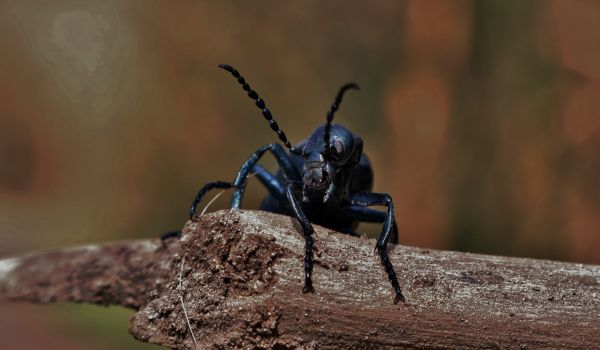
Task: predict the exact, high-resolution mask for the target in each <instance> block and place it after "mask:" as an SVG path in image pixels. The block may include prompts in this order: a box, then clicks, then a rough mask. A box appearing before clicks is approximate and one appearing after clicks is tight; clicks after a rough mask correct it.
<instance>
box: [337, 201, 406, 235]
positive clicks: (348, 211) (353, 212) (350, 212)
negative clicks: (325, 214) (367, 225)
mask: <svg viewBox="0 0 600 350" xmlns="http://www.w3.org/2000/svg"><path fill="white" fill-rule="evenodd" d="M343 211H344V215H345V216H346V217H347V218H348V219H349V220H356V221H362V222H380V223H382V222H384V221H385V216H386V215H387V214H386V213H384V212H381V211H377V210H374V209H371V208H367V207H361V206H357V205H349V206H347V207H344V208H343ZM388 242H390V243H392V244H398V226H397V225H396V220H394V224H393V226H392V232H391V233H390V239H389V241H388Z"/></svg>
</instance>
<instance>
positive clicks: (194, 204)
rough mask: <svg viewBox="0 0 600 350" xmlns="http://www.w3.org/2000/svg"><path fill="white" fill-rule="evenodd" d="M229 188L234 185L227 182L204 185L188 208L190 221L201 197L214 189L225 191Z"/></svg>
mask: <svg viewBox="0 0 600 350" xmlns="http://www.w3.org/2000/svg"><path fill="white" fill-rule="evenodd" d="M231 187H234V185H233V184H231V183H229V182H224V181H215V182H209V183H207V184H206V185H204V186H202V188H201V189H200V190H199V191H198V194H197V195H196V198H194V201H193V202H192V206H191V207H190V220H192V218H193V217H194V215H195V214H196V207H197V206H198V203H200V201H201V200H202V197H204V195H205V194H206V193H207V192H208V191H210V190H212V189H214V188H223V189H227V188H231Z"/></svg>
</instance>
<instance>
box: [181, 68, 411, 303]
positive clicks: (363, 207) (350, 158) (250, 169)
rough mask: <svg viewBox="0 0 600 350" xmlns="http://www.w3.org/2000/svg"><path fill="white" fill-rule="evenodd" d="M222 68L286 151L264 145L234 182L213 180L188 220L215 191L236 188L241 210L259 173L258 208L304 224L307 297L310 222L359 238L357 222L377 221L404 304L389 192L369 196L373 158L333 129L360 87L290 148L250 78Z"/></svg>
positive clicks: (383, 254) (381, 248)
mask: <svg viewBox="0 0 600 350" xmlns="http://www.w3.org/2000/svg"><path fill="white" fill-rule="evenodd" d="M219 68H222V69H224V70H226V71H227V72H229V73H230V74H231V75H232V76H233V77H234V78H235V79H236V80H237V82H238V83H239V84H240V85H241V86H242V89H244V91H246V92H247V93H248V97H250V98H251V99H252V100H254V102H255V104H256V106H257V107H258V108H259V109H260V110H261V112H262V115H263V117H264V118H265V119H266V120H267V122H268V123H269V126H270V127H271V129H273V131H274V132H275V133H277V136H279V140H280V141H281V142H282V143H283V144H284V145H285V147H286V148H287V150H288V152H286V150H285V149H284V148H283V146H282V145H280V144H279V143H271V144H268V145H265V146H262V147H260V148H259V149H258V150H256V152H254V153H253V154H252V155H251V156H250V157H249V158H248V159H247V160H246V161H245V162H244V164H242V166H241V168H240V170H239V171H238V173H237V175H236V177H235V179H234V180H233V182H225V181H215V182H210V183H207V184H206V185H204V186H203V187H202V188H201V189H200V190H199V191H198V194H197V195H196V197H195V198H194V201H193V203H192V205H191V207H190V210H189V214H190V219H192V218H193V217H194V215H195V213H196V207H197V206H198V204H199V203H200V201H201V200H202V197H204V195H205V194H206V193H207V192H209V191H210V190H212V189H234V190H235V191H234V193H233V196H232V199H231V208H232V209H234V208H240V206H241V204H242V199H243V197H244V190H245V189H246V184H247V178H248V176H249V175H250V174H251V173H255V174H256V176H257V178H258V179H259V180H260V182H261V183H262V184H263V185H264V186H265V187H266V188H267V190H268V192H269V194H268V195H267V197H266V198H265V199H264V200H263V202H262V204H261V206H260V209H261V210H265V211H270V212H274V213H279V214H284V215H288V216H292V217H295V218H296V219H298V221H299V222H300V225H301V227H302V231H303V233H304V239H305V242H306V246H305V256H304V288H303V289H302V292H303V293H307V292H313V293H314V287H313V282H312V271H313V243H314V241H313V232H314V230H313V226H312V224H311V223H314V224H318V225H321V226H324V227H327V228H330V229H333V230H336V231H340V232H343V233H347V234H350V235H354V236H356V233H355V232H354V229H355V228H356V227H357V225H358V223H359V222H361V221H362V222H379V223H383V228H382V230H381V234H380V235H379V239H378V240H377V244H376V246H375V250H376V251H377V252H378V253H379V257H380V260H381V263H382V265H383V267H384V268H385V271H386V272H387V275H388V278H389V280H390V282H391V284H392V287H393V288H394V292H395V298H394V303H397V302H398V301H402V302H404V296H403V295H402V291H401V289H400V284H399V283H398V278H397V277H396V273H395V272H394V267H393V266H392V263H391V261H390V258H389V256H388V253H387V243H388V241H390V240H391V241H392V243H397V241H398V230H397V227H396V223H395V219H394V205H393V202H392V198H391V196H390V195H389V194H387V193H374V192H371V189H372V184H373V172H372V169H371V165H370V163H369V159H368V158H367V156H366V155H365V154H364V153H363V152H362V151H363V141H362V139H361V138H360V137H359V136H357V135H354V134H353V133H351V132H350V131H349V130H348V129H346V128H345V127H343V126H342V125H340V124H332V121H333V116H334V114H335V112H336V111H337V110H338V108H339V106H340V103H341V102H342V98H343V96H344V94H345V93H346V91H348V90H350V89H357V90H358V89H359V87H358V85H356V84H354V83H347V84H345V85H343V86H342V87H341V88H340V89H339V91H338V93H337V95H336V97H335V100H334V102H333V104H332V105H331V108H330V109H329V111H328V113H327V118H326V121H325V124H324V125H322V126H319V127H318V128H317V129H316V130H315V131H313V133H312V134H311V135H310V136H309V137H308V138H307V139H306V140H304V141H302V142H300V143H299V144H297V145H296V146H292V144H291V143H290V141H289V140H288V138H287V136H286V134H285V133H284V132H283V130H281V128H280V127H279V125H278V124H277V122H276V121H275V120H274V119H273V116H272V114H271V111H270V110H269V109H268V108H267V106H266V104H265V101H264V100H263V99H262V98H260V97H259V95H258V93H257V92H256V91H254V90H253V89H252V88H251V87H250V85H249V84H248V82H247V81H246V79H244V77H242V75H241V74H240V73H239V72H238V71H237V70H236V69H235V68H233V67H231V66H229V65H226V64H220V65H219ZM267 152H270V153H271V154H272V155H273V156H274V157H275V160H276V161H277V163H278V164H279V170H278V171H277V173H276V174H272V173H271V172H269V171H267V170H266V169H264V168H263V167H261V166H260V165H259V164H257V162H258V161H259V159H260V158H261V157H262V156H263V155H264V154H265V153H267ZM370 206H385V207H386V208H387V211H386V212H381V211H377V210H374V209H371V208H369V207H370Z"/></svg>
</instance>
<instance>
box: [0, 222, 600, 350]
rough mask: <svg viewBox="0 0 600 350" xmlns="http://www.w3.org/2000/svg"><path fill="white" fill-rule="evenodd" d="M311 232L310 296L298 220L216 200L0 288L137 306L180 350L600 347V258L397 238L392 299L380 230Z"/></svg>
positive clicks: (152, 336) (141, 324)
mask: <svg viewBox="0 0 600 350" xmlns="http://www.w3.org/2000/svg"><path fill="white" fill-rule="evenodd" d="M315 229H316V233H315V240H316V243H315V262H316V265H315V270H314V287H315V290H316V293H315V294H302V293H301V290H302V282H303V264H302V259H303V252H304V240H303V237H302V235H301V230H300V229H299V227H298V226H297V225H296V223H295V220H293V219H292V218H289V217H285V216H280V215H275V214H271V213H264V212H254V211H232V212H229V211H221V212H217V213H214V214H210V215H206V216H204V217H202V218H201V219H200V220H199V221H198V222H188V224H187V225H186V227H185V228H184V235H183V238H182V240H181V241H178V240H169V241H168V244H167V247H163V246H162V245H161V244H160V243H159V242H158V240H156V241H152V242H139V241H137V242H136V241H134V242H122V243H115V244H112V245H104V246H100V247H95V248H90V247H88V248H77V249H71V250H67V251H58V252H53V253H44V254H40V255H35V256H26V257H21V258H15V259H12V260H4V261H1V262H0V295H3V296H4V297H9V298H11V299H21V300H29V301H35V302H51V301H76V302H93V303H100V304H119V305H125V306H129V307H132V308H136V309H138V308H139V311H138V313H137V314H135V315H134V316H133V317H132V319H131V321H130V332H131V334H132V335H133V336H134V337H136V338H137V339H139V340H142V341H146V342H150V343H154V344H160V345H164V346H167V347H170V348H175V349H184V348H187V349H191V348H193V347H194V341H193V337H192V333H193V335H194V336H195V339H196V340H197V343H198V347H199V348H210V347H214V346H217V347H224V348H230V347H238V348H248V347H264V348H271V347H280V348H317V347H318V348H367V347H372V348H393V347H425V348H455V347H463V348H489V347H501V348H504V347H509V348H519V347H520V348H573V349H575V348H586V349H589V348H598V347H600V345H599V344H600V333H599V332H598V330H599V329H600V266H592V265H582V264H571V263H561V262H553V261H545V260H533V259H522V258H506V257H496V256H485V255H475V254H465V253H457V252H446V251H428V250H422V249H417V248H410V247H403V246H397V247H395V248H393V249H391V252H390V257H391V260H392V262H393V263H394V266H395V267H396V271H397V272H398V276H399V280H400V282H401V284H402V286H403V289H404V294H405V296H406V304H398V305H394V304H393V303H392V301H393V290H392V288H391V286H390V284H389V281H388V280H387V278H386V275H385V272H384V270H383V267H382V266H380V263H379V259H378V257H377V255H376V254H375V253H374V252H373V248H374V246H375V242H374V241H373V240H366V239H358V238H354V237H350V236H347V235H342V234H339V233H335V232H331V231H329V230H327V229H323V228H320V227H315ZM182 259H183V260H184V262H185V264H183V263H182Z"/></svg>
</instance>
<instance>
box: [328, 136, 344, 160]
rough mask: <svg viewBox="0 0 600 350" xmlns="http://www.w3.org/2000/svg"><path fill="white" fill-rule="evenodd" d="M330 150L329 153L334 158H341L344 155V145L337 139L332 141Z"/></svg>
mask: <svg viewBox="0 0 600 350" xmlns="http://www.w3.org/2000/svg"><path fill="white" fill-rule="evenodd" d="M331 150H332V152H331V153H332V155H333V157H334V158H335V159H341V158H342V156H343V155H344V145H343V144H342V143H341V142H340V141H339V140H334V141H333V145H332V147H331Z"/></svg>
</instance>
